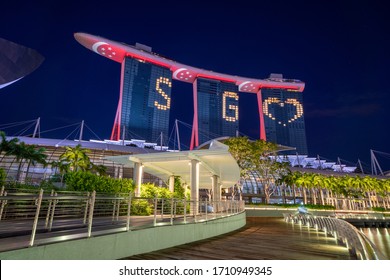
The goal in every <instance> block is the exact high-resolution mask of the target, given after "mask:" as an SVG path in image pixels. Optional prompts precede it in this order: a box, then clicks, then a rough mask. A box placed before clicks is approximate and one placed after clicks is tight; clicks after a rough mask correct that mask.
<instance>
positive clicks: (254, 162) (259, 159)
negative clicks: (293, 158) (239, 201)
mask: <svg viewBox="0 0 390 280" xmlns="http://www.w3.org/2000/svg"><path fill="white" fill-rule="evenodd" d="M225 144H227V145H228V146H229V152H230V153H231V154H232V156H233V157H234V158H235V160H236V161H237V164H238V166H239V167H240V175H241V178H244V179H248V178H249V176H250V173H251V172H257V173H259V175H260V176H259V177H260V181H261V183H262V186H263V190H264V195H265V201H266V203H269V202H270V197H271V195H272V193H273V192H274V190H275V188H272V187H273V186H275V181H276V180H278V179H279V178H280V177H281V176H283V174H285V173H287V163H279V162H276V161H274V160H272V159H271V158H270V155H271V154H274V153H276V151H277V145H276V144H274V143H271V142H266V141H264V140H256V141H250V140H249V139H248V138H247V137H232V138H229V139H228V140H226V142H225Z"/></svg>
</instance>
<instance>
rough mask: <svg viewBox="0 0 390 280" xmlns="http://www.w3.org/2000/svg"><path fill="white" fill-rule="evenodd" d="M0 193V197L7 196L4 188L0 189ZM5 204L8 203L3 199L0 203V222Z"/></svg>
mask: <svg viewBox="0 0 390 280" xmlns="http://www.w3.org/2000/svg"><path fill="white" fill-rule="evenodd" d="M1 191H2V195H1V196H7V192H6V191H4V186H3V187H2V189H1ZM3 191H4V192H3ZM7 203H8V201H7V200H5V199H4V200H2V201H1V208H0V221H1V219H2V218H3V212H4V207H5V205H7Z"/></svg>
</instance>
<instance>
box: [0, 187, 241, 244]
mask: <svg viewBox="0 0 390 280" xmlns="http://www.w3.org/2000/svg"><path fill="white" fill-rule="evenodd" d="M0 203H1V209H2V211H1V213H0V251H3V250H2V248H1V244H2V243H1V240H2V239H5V238H6V237H8V238H9V236H10V235H12V236H17V235H18V234H19V235H23V236H26V231H27V232H28V231H31V234H30V241H29V243H28V246H34V245H36V244H45V243H47V242H46V240H50V242H53V236H52V235H50V232H56V233H61V234H63V235H62V237H64V236H66V238H58V239H59V240H60V239H62V240H63V239H66V240H69V239H72V238H73V237H72V236H73V235H74V238H88V237H91V236H97V235H102V234H109V233H114V232H121V231H130V230H138V229H141V228H149V227H155V226H166V225H174V224H186V223H198V222H207V221H210V220H213V219H218V218H223V217H226V216H231V215H236V214H238V213H241V212H243V211H245V205H244V201H234V200H233V201H226V200H225V201H207V200H206V201H205V200H202V201H194V200H187V199H176V198H157V197H156V198H144V197H134V196H132V194H129V193H127V194H123V193H122V194H115V195H110V194H99V193H96V192H92V193H87V192H80V193H76V192H73V193H69V192H50V193H48V192H47V193H45V192H44V191H43V190H40V192H39V193H37V192H36V191H34V192H8V193H7V192H4V193H3V195H2V196H0ZM15 221H17V224H18V227H19V228H18V229H15V228H14V227H13V224H15ZM21 229H23V230H21ZM64 229H66V232H65V231H63V232H62V230H64ZM18 230H19V231H20V232H22V233H20V232H18ZM4 236H6V237H4ZM37 240H39V242H38V243H37ZM48 242H49V241H48ZM55 242H56V241H55ZM25 246H26V245H23V244H22V243H21V245H20V247H25ZM15 249H16V248H15Z"/></svg>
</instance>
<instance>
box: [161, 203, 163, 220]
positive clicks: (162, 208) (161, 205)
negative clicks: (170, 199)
mask: <svg viewBox="0 0 390 280" xmlns="http://www.w3.org/2000/svg"><path fill="white" fill-rule="evenodd" d="M161 219H164V199H161Z"/></svg>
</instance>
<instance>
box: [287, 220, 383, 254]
mask: <svg viewBox="0 0 390 280" xmlns="http://www.w3.org/2000/svg"><path fill="white" fill-rule="evenodd" d="M283 216H284V219H285V221H286V222H291V223H295V224H299V225H303V226H308V227H311V228H315V229H316V230H321V231H324V232H325V234H329V235H331V236H334V237H335V238H336V239H337V240H338V241H339V242H341V243H342V244H344V245H345V246H347V248H348V249H349V250H350V251H351V253H352V254H355V255H356V256H357V257H359V258H360V259H365V260H378V259H383V256H381V254H380V253H379V252H378V251H377V249H376V248H375V246H374V244H372V242H371V241H370V240H369V239H368V238H367V237H366V236H365V235H364V234H363V233H361V232H360V231H359V230H358V229H357V228H355V227H354V226H353V225H351V224H349V223H348V222H346V221H344V220H341V219H337V218H331V217H320V216H311V215H301V214H283Z"/></svg>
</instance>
